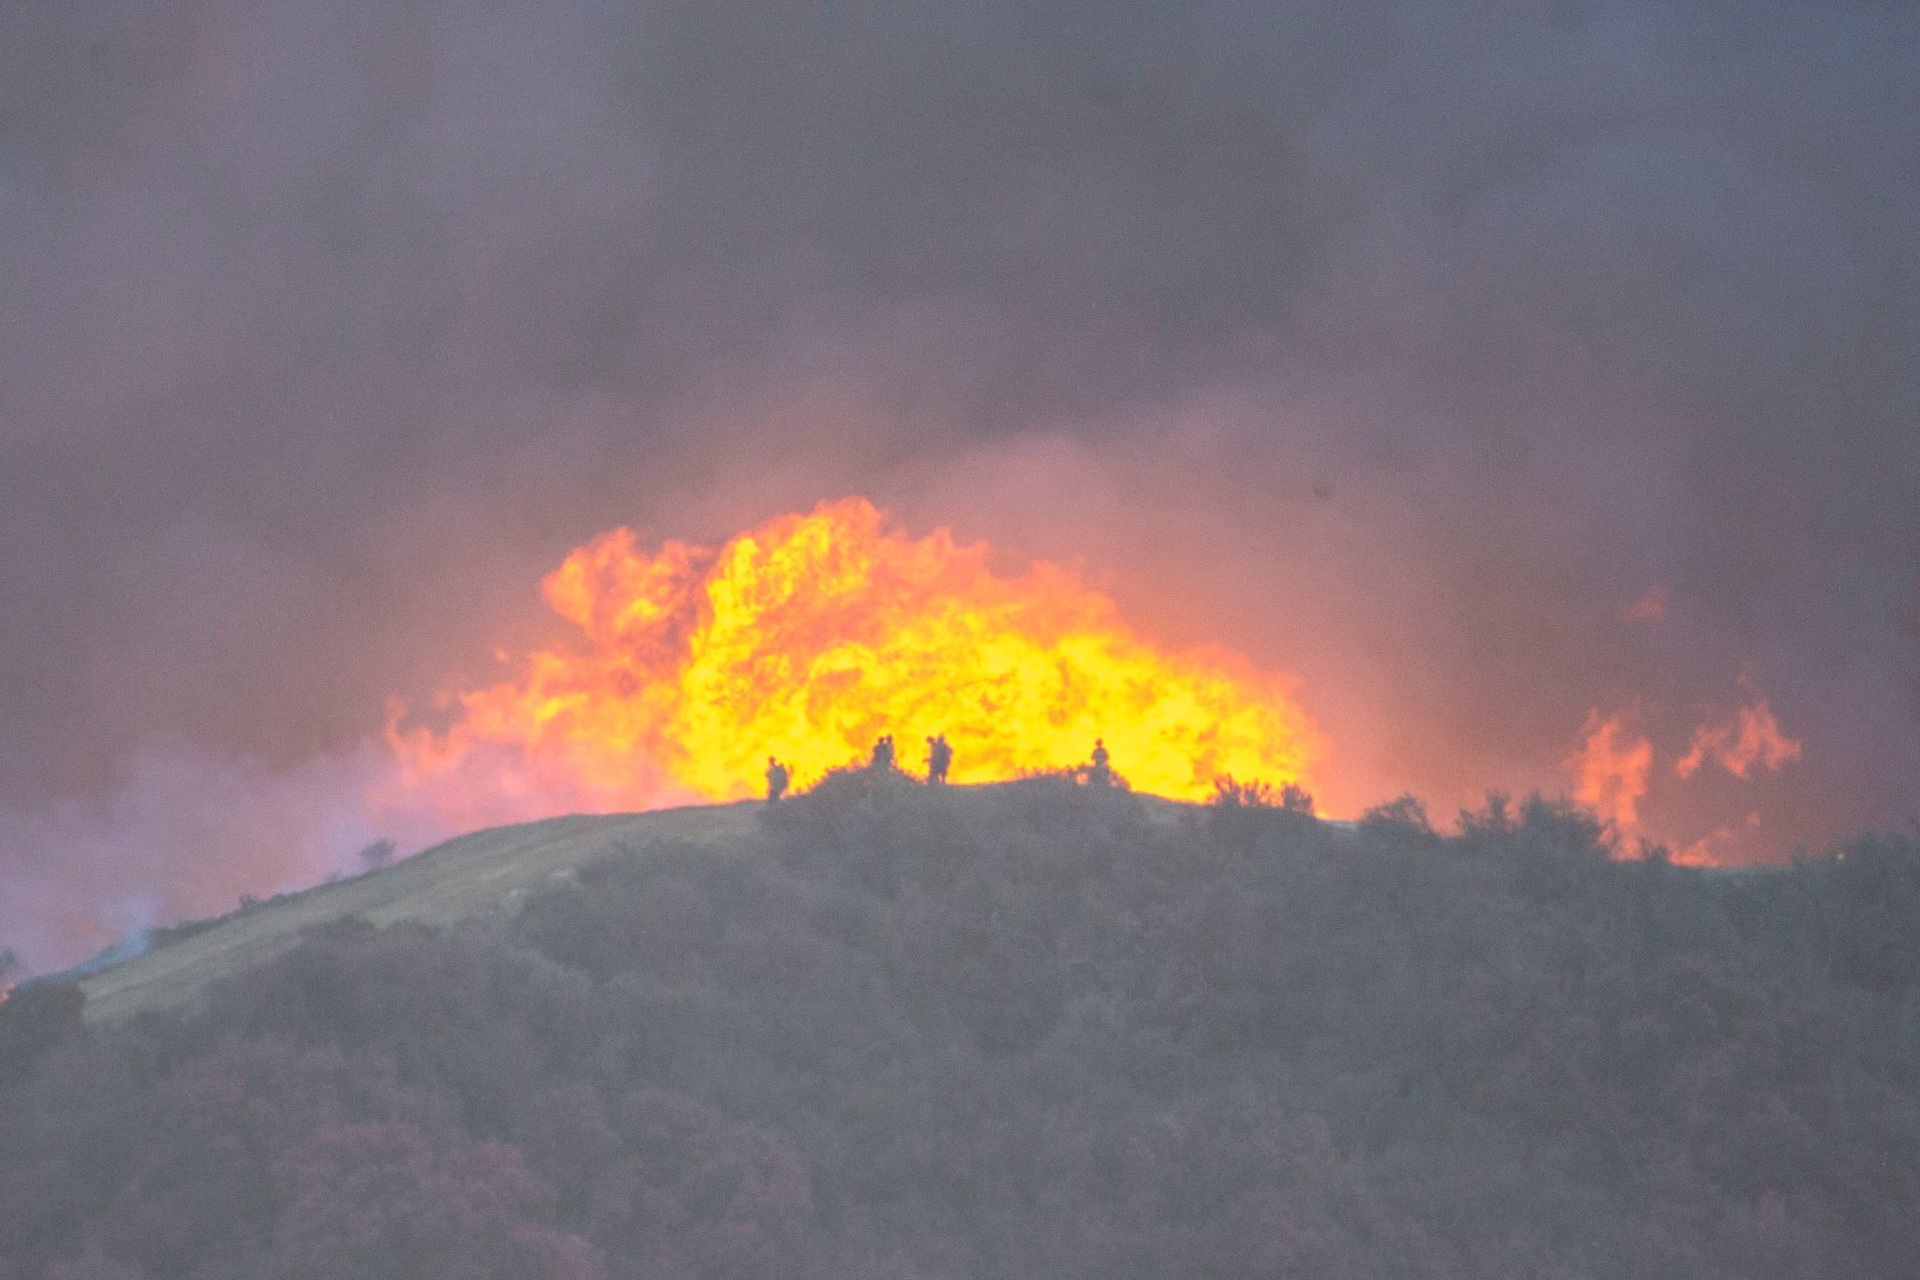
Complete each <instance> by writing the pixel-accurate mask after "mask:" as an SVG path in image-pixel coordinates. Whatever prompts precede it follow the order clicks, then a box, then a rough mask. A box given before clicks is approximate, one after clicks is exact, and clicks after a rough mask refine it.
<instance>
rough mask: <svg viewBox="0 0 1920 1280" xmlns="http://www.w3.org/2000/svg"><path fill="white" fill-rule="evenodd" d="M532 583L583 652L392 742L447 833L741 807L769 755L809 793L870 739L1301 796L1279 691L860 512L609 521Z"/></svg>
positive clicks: (1017, 764) (969, 774)
mask: <svg viewBox="0 0 1920 1280" xmlns="http://www.w3.org/2000/svg"><path fill="white" fill-rule="evenodd" d="M543 589H544V594H545V597H546V600H547V603H548V604H549V605H551V606H552V608H553V609H554V610H555V611H556V612H557V613H559V614H560V615H561V616H562V617H564V618H566V619H567V620H568V621H569V622H572V623H573V624H575V625H576V626H577V627H579V629H580V637H579V642H578V643H576V644H575V645H573V646H570V647H568V648H567V649H565V650H561V649H551V650H544V651H541V652H537V653H534V654H532V655H530V656H529V657H527V659H526V660H525V662H524V664H523V666H522V668H521V670H520V671H519V673H518V675H517V676H516V678H514V679H512V680H509V681H506V682H504V683H500V684H496V685H493V686H491V687H488V688H482V689H475V690H470V691H466V692H462V693H458V694H456V695H454V696H453V698H452V706H453V709H454V711H455V717H456V718H455V719H454V721H453V723H452V724H451V726H450V727H449V728H447V729H446V730H444V731H443V732H434V731H432V730H429V729H424V728H413V729H403V728H401V727H400V724H399V721H400V718H401V717H400V715H399V714H398V712H397V713H396V717H395V723H394V724H393V725H392V726H390V728H389V732H388V739H389V742H390V744H391V745H392V747H393V748H394V750H395V751H396V753H397V755H398V757H399V760H400V763H401V764H402V765H403V767H404V770H405V772H406V774H407V776H408V779H409V783H410V784H411V785H418V786H422V787H424V788H425V789H426V790H429V791H431V792H433V793H434V794H436V795H437V796H438V797H439V798H440V800H441V802H442V807H443V808H445V809H447V810H449V812H448V813H447V817H448V818H450V819H453V820H465V821H472V822H479V821H489V820H499V819H502V818H507V817H530V816H535V815H536V814H537V813H540V812H543V811H544V812H549V813H550V812H558V811H562V810H565V809H601V810H606V809H632V808H648V807H654V806H658V805H661V804H671V803H676V802H685V801H690V800H732V799H739V798H743V797H746V796H749V795H752V794H755V793H756V792H757V790H758V789H759V787H760V785H761V775H762V773H763V772H764V769H765V761H766V758H767V757H768V756H769V755H773V756H777V757H779V758H780V759H782V760H783V761H786V762H788V763H789V764H790V765H791V766H793V768H794V771H795V774H796V775H797V777H798V778H799V779H800V780H802V781H803V782H804V781H805V780H806V779H808V778H810V777H817V776H819V775H820V774H822V773H824V772H825V771H826V770H828V769H831V768H833V767H835V766H838V765H844V764H847V763H850V762H854V761H857V760H860V759H862V758H863V757H864V756H865V754H866V753H867V751H868V750H869V748H870V747H871V745H872V743H873V741H874V739H875V738H876V737H877V736H879V735H880V734H882V733H892V734H894V735H895V737H896V738H897V739H898V741H899V743H900V746H901V757H902V761H903V763H905V764H906V765H908V766H909V767H911V766H912V765H914V764H915V763H916V762H917V761H918V760H919V759H920V758H921V752H920V750H919V746H920V744H921V742H922V741H923V739H924V738H925V737H927V736H929V735H932V734H936V733H944V734H945V735H946V736H947V738H948V740H949V741H950V742H951V743H952V744H953V747H954V765H953V772H952V779H953V780H954V781H955V782H962V783H964V782H986V781H993V780H999V779H1006V778H1012V777H1016V776H1018V775H1020V774H1022V773H1025V772H1029V771H1034V770H1044V769H1053V768H1059V767H1062V766H1067V765H1072V764H1075V763H1078V762H1081V761H1084V760H1085V759H1086V758H1087V754H1088V751H1089V749H1090V748H1091V747H1092V744H1093V740H1094V739H1095V738H1096V737H1102V738H1104V739H1105V740H1106V743H1107V746H1108V748H1109V749H1110V750H1111V752H1112V755H1113V761H1114V765H1115V767H1116V768H1117V769H1119V770H1120V771H1121V772H1122V773H1123V774H1124V775H1125V776H1126V777H1127V778H1128V779H1129V780H1130V781H1131V782H1132V784H1133V785H1134V787H1136V788H1137V789H1140V790H1143V791H1150V792H1154V793H1157V794H1160V795H1166V796H1173V797H1177V798H1181V799H1197V798H1200V797H1203V796H1205V795H1206V794H1208V793H1209V792H1210V791H1211V790H1212V787H1213V783H1214V780H1215V779H1216V778H1218V777H1219V776H1221V775H1224V774H1231V775H1233V776H1235V777H1238V778H1242V779H1261V780H1264V781H1267V782H1269V783H1272V784H1274V785H1280V784H1284V783H1303V782H1305V781H1306V775H1307V770H1308V767H1309V765H1310V764H1311V763H1312V760H1313V757H1314V754H1315V747H1316V743H1317V736H1316V734H1315V733H1314V731H1313V729H1312V727H1311V725H1310V724H1309V722H1308V721H1307V719H1306V717H1305V716H1304V715H1303V714H1302V713H1301V711H1300V710H1299V708H1297V707H1296V706H1295V705H1294V704H1293V702H1292V701H1291V700H1290V697H1289V694H1288V682H1287V681H1286V680H1285V679H1283V678H1281V677H1278V676H1275V675H1272V674H1269V673H1265V672H1261V671H1258V670H1256V669H1255V668H1254V667H1253V666H1252V665H1251V664H1249V663H1248V662H1246V661H1245V660H1243V659H1240V658H1238V657H1236V656H1234V655H1232V654H1230V653H1225V652H1220V651H1211V650H1210V651H1203V652H1186V653H1168V652H1164V651H1162V650H1160V649H1158V648H1156V647H1155V646H1153V645H1152V644H1150V643H1148V642H1147V641H1145V640H1143V639H1142V638H1140V637H1139V636H1137V635H1135V634H1134V633H1133V632H1132V631H1131V630H1130V629H1129V628H1128V627H1127V626H1126V624H1125V623H1124V622H1122V621H1121V620H1120V618H1119V615H1118V613H1117V611H1116V609H1115V607H1114V605H1113V602H1112V601H1111V600H1110V599H1108V598H1107V597H1106V596H1104V595H1102V594H1100V593H1099V592H1097V591H1094V590H1092V589H1090V588H1088V587H1087V586H1085V585H1084V584H1082V583H1081V582H1080V581H1079V579H1078V578H1077V577H1076V576H1075V575H1074V574H1073V573H1071V572H1069V571H1067V570H1065V569H1062V568H1059V567H1057V566H1055V565H1051V564H1048V563H1045V562H1040V563H1036V564H1034V565H1032V567H1031V568H1029V569H1027V570H1026V571H1025V572H1024V573H1019V574H1016V575H1005V574H1000V573H996V572H994V571H993V570H992V569H990V568H989V567H988V549H987V548H986V547H985V546H984V545H980V544H974V545H970V546H961V545H957V544H956V543H955V542H954V540H953V538H952V535H951V534H950V533H949V532H948V531H947V530H945V529H939V530H936V531H935V532H933V533H932V534H930V535H928V536H926V537H922V538H913V537H909V536H907V535H905V534H903V533H901V532H899V531H897V530H895V529H893V528H891V527H889V525H888V522H887V520H886V518H885V517H884V515H883V514H882V513H881V512H880V511H879V510H877V509H876V508H875V507H874V506H873V505H872V504H871V503H869V502H866V501H865V500H862V499H857V498H855V499H847V500H844V501H840V502H834V503H827V504H823V505H821V506H820V507H818V508H816V509H815V510H814V511H813V512H812V513H811V514H808V515H788V516H782V517H780V518H778V519H775V520H772V521H770V522H768V523H767V524H765V525H763V526H761V527H760V528H758V529H754V530H752V531H750V532H747V533H743V534H740V535H739V536H737V537H735V538H733V539H732V540H731V541H729V542H727V543H726V544H725V545H724V546H721V547H718V548H712V547H698V546H691V545H688V544H686V543H682V542H671V541H670V542H667V543H664V544H663V545H661V546H660V547H659V548H658V550H655V551H651V552H649V551H647V550H645V549H643V548H642V547H641V546H640V545H639V542H638V539H637V538H636V537H635V535H634V534H633V532H632V531H631V530H629V529H615V530H613V531H611V532H609V533H605V534H602V535H600V536H599V537H597V538H595V539H593V540H592V541H591V542H588V543H587V544H586V545H584V546H582V547H580V548H579V549H577V550H576V551H574V552H573V554H571V555H570V556H568V557H567V559H566V561H565V563H563V564H562V565H561V566H560V567H559V568H558V569H556V570H555V571H554V572H553V573H552V574H550V575H549V576H548V577H547V579H546V581H545V583H544V587H543ZM400 710H404V709H400ZM455 811H458V812H455Z"/></svg>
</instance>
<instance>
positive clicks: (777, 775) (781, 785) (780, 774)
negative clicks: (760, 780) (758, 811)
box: [767, 756, 790, 804]
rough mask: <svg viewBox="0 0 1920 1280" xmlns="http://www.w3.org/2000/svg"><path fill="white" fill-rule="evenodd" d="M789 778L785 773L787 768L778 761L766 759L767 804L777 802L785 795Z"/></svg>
mask: <svg viewBox="0 0 1920 1280" xmlns="http://www.w3.org/2000/svg"><path fill="white" fill-rule="evenodd" d="M789 777H790V775H789V774H788V773H787V766H785V765H783V764H781V763H780V762H779V761H778V760H775V759H774V758H773V757H772V756H768V757H767V803H768V804H772V803H773V802H774V801H775V800H778V799H779V798H780V797H781V796H783V795H785V794H787V782H788V780H789Z"/></svg>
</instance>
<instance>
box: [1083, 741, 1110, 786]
mask: <svg viewBox="0 0 1920 1280" xmlns="http://www.w3.org/2000/svg"><path fill="white" fill-rule="evenodd" d="M1111 761H1112V757H1111V756H1109V755H1108V754H1107V744H1106V743H1105V742H1104V741H1103V740H1102V739H1099V738H1095V739H1094V740H1093V763H1092V764H1090V765H1088V766H1087V781H1088V782H1089V783H1090V784H1092V785H1093V786H1096V787H1110V786H1112V785H1113V765H1112V763H1111Z"/></svg>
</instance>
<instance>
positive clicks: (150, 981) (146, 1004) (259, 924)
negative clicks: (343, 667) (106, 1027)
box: [80, 802, 758, 1023]
mask: <svg viewBox="0 0 1920 1280" xmlns="http://www.w3.org/2000/svg"><path fill="white" fill-rule="evenodd" d="M757 808H758V805H757V804H756V803H753V802H747V803H742V804H731V805H704V806H698V807H692V808H685V809H662V810H658V811H656V812H653V813H633V814H613V815H607V816H592V817H589V816H576V817H566V818H548V819H546V820H545V821H542V822H529V823H524V824H522V825H519V826H512V827H496V828H493V829H491V830H487V831H476V832H474V833H473V834H472V835H465V836H460V837H458V838H457V839H453V840H449V841H447V842H446V843H445V844H441V845H436V846H435V847H434V848H432V849H428V850H426V851H425V852H423V853H420V854H418V855H416V856H414V857H412V858H408V859H406V860H405V861H403V862H398V863H395V864H394V865H393V866H391V867H388V868H386V869H384V870H381V871H376V872H373V873H371V874H369V875H364V876H359V877H357V878H355V879H352V880H342V881H338V882H336V883H333V884H326V885H321V886H320V887H318V888H316V889H310V890H308V891H307V892H305V893H300V894H293V895H290V896H288V897H285V898H278V899H275V900H274V901H272V902H268V903H263V904H261V905H259V906H257V907H253V908H251V909H249V910H246V911H242V912H239V913H237V914H235V915H232V916H229V917H227V918H226V919H224V920H222V921H220V922H219V923H218V924H215V925H213V926H212V927H210V928H208V929H206V930H204V931H203V932H200V933H196V934H193V935H191V936H190V937H186V938H183V939H181V940H180V941H177V942H173V943H170V944H169V945H167V946H164V947H160V948H157V949H156V950H154V951H151V952H148V953H147V954H146V955H144V956H141V957H139V958H137V959H134V960H128V961H125V962H123V963H121V964H117V965H115V966H113V967H112V968H110V969H106V970H103V971H101V972H100V973H96V974H94V975H92V976H91V977H88V978H85V979H83V980H82V981H81V983H80V986H81V989H82V990H84V991H85V992H86V994H87V1004H86V1016H87V1020H88V1021H89V1022H94V1023H108V1022H117V1021H120V1020H122V1019H125V1018H129V1017H132V1016H133V1015H135V1014H138V1013H144V1012H146V1011H148V1010H157V1009H167V1008H175V1007H179V1006H182V1005H188V1004H192V1003H193V1002H194V1001H196V1000H198V999H199V998H200V997H201V996H202V995H203V994H204V992H205V991H206V989H207V987H208V985H209V984H211V983H213V982H215V981H216V980H218V979H220V978H222V977H225V976H226V975H228V974H231V973H236V972H238V971H240V970H242V969H246V968H249V967H251V966H253V965H256V964H259V963H261V962H262V961H265V960H269V959H271V958H272V957H274V956H276V955H278V954H280V953H281V952H283V951H286V950H288V949H289V948H290V947H292V946H293V945H294V943H295V942H297V941H298V939H299V937H300V935H301V934H302V933H303V932H305V931H306V930H308V929H311V928H313V927H315V926H317V925H325V924H330V923H332V922H334V921H337V920H344V919H347V918H349V917H358V918H360V919H362V920H365V921H367V922H369V923H370V924H375V925H382V926H384V925H390V924H395V923H398V922H399V921H402V920H419V921H424V922H426V923H428V924H450V923H453V922H454V921H458V920H468V919H473V918H474V917H477V916H484V915H487V914H490V913H493V912H499V911H507V910H511V909H512V908H513V907H514V906H515V905H516V904H517V903H518V902H519V901H520V900H521V899H522V898H524V897H525V896H526V895H527V894H528V893H530V892H532V891H535V890H537V889H538V888H540V887H541V886H542V885H544V884H546V883H548V882H550V881H552V880H554V879H557V878H561V877H566V876H570V875H572V874H573V870H574V868H576V867H578V866H580V865H581V864H582V863H586V862H591V861H593V860H594V859H595V858H598V857H601V856H603V855H605V854H609V853H612V852H614V851H616V850H626V851H632V852H644V851H645V850H646V849H647V848H648V847H649V846H654V847H658V846H664V845H675V846H681V847H684V846H686V845H689V844H692V845H701V846H707V847H711V848H713V849H714V850H715V851H717V852H718V851H724V850H726V849H727V848H728V847H730V846H737V845H738V843H739V842H740V840H741V838H742V837H743V836H744V835H745V834H746V833H747V832H748V831H750V830H751V829H752V826H753V824H754V823H755V822H757V821H758V819H757V817H756V814H755V811H756V810H757Z"/></svg>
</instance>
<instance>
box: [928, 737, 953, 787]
mask: <svg viewBox="0 0 1920 1280" xmlns="http://www.w3.org/2000/svg"><path fill="white" fill-rule="evenodd" d="M952 765H953V748H952V747H950V746H948V745H947V735H946V734H944V733H937V734H935V735H934V736H933V737H931V738H928V739H927V781H928V782H931V783H933V784H935V785H936V786H937V785H939V784H940V783H943V782H945V781H946V780H947V770H948V769H949V768H951V767H952Z"/></svg>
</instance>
